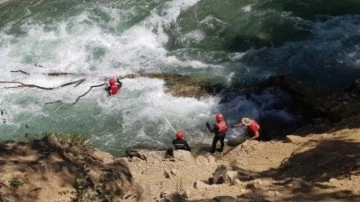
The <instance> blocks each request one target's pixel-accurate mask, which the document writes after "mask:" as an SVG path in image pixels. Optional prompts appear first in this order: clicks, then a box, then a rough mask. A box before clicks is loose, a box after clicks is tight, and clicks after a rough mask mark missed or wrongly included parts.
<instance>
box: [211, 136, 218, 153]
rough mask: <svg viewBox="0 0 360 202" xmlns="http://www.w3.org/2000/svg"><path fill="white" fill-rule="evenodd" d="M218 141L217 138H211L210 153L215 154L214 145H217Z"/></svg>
mask: <svg viewBox="0 0 360 202" xmlns="http://www.w3.org/2000/svg"><path fill="white" fill-rule="evenodd" d="M218 140H219V139H218V137H217V136H216V135H215V136H214V138H213V142H212V146H211V150H210V152H211V153H214V152H215V150H216V143H217V141H218Z"/></svg>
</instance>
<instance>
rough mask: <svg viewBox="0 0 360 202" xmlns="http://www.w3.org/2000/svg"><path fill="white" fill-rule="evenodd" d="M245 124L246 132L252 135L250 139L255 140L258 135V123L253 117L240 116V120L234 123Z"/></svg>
mask: <svg viewBox="0 0 360 202" xmlns="http://www.w3.org/2000/svg"><path fill="white" fill-rule="evenodd" d="M242 126H246V127H247V130H248V133H249V134H250V135H252V137H251V139H253V140H256V139H258V138H259V137H260V132H259V130H260V125H259V124H258V123H257V122H256V121H255V120H253V119H250V118H242V119H241V122H240V123H238V124H236V125H235V127H242Z"/></svg>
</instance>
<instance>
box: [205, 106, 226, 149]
mask: <svg viewBox="0 0 360 202" xmlns="http://www.w3.org/2000/svg"><path fill="white" fill-rule="evenodd" d="M215 119H216V123H214V126H213V128H212V129H211V127H210V124H209V122H206V127H207V128H208V129H209V131H210V133H214V134H215V135H214V138H213V142H212V146H211V150H210V152H211V153H214V152H215V151H216V144H217V142H218V141H220V149H219V152H222V151H223V150H224V139H225V135H226V131H227V129H228V124H227V123H226V121H225V118H224V116H223V115H222V114H220V113H217V114H216V115H215Z"/></svg>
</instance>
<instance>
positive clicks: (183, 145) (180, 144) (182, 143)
mask: <svg viewBox="0 0 360 202" xmlns="http://www.w3.org/2000/svg"><path fill="white" fill-rule="evenodd" d="M172 143H173V145H174V147H175V150H177V149H182V150H187V151H190V150H191V149H190V147H189V145H188V143H187V142H186V140H179V139H174V140H173V141H172Z"/></svg>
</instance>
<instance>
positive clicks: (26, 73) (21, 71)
mask: <svg viewBox="0 0 360 202" xmlns="http://www.w3.org/2000/svg"><path fill="white" fill-rule="evenodd" d="M10 72H14V73H15V72H20V73H23V74H25V75H30V73H28V72H25V71H23V70H21V69H19V70H15V71H10Z"/></svg>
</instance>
